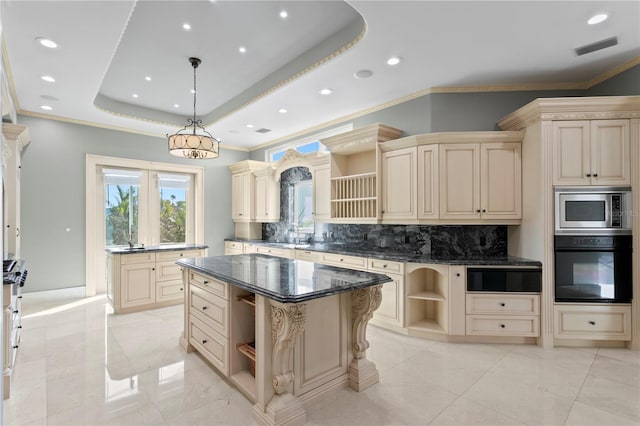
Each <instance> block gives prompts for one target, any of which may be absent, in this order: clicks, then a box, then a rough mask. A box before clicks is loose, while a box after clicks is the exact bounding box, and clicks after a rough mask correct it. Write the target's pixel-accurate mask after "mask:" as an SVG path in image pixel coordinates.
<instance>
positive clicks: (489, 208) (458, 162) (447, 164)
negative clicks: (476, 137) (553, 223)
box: [439, 142, 522, 220]
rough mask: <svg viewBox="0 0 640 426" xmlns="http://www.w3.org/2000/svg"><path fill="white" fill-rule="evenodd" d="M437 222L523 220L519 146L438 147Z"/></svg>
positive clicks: (507, 144)
mask: <svg viewBox="0 0 640 426" xmlns="http://www.w3.org/2000/svg"><path fill="white" fill-rule="evenodd" d="M439 158H440V164H439V166H440V219H454V220H455V219H498V220H520V219H521V218H522V188H521V185H522V184H521V179H522V172H521V145H520V143H517V142H507V143H500V142H498V143H482V144H456V145H441V146H440V153H439Z"/></svg>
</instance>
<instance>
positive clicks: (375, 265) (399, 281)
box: [367, 259, 404, 328]
mask: <svg viewBox="0 0 640 426" xmlns="http://www.w3.org/2000/svg"><path fill="white" fill-rule="evenodd" d="M367 269H368V270H369V272H376V273H380V274H385V275H386V276H388V277H389V278H391V279H392V280H393V281H391V282H388V283H384V284H382V301H381V302H380V307H379V308H378V309H377V310H375V311H374V312H373V318H372V319H371V321H372V322H371V323H372V324H376V325H381V326H383V327H384V326H385V325H389V326H391V328H395V327H398V328H403V327H404V263H402V262H393V261H387V260H379V259H367Z"/></svg>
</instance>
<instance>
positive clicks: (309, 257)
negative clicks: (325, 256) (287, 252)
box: [295, 250, 322, 263]
mask: <svg viewBox="0 0 640 426" xmlns="http://www.w3.org/2000/svg"><path fill="white" fill-rule="evenodd" d="M295 258H296V259H297V260H306V261H307V262H314V263H322V253H320V252H317V251H310V250H295Z"/></svg>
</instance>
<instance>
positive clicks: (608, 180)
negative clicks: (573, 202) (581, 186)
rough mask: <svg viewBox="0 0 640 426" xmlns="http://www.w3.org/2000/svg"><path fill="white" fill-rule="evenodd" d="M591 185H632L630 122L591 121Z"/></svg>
mask: <svg viewBox="0 0 640 426" xmlns="http://www.w3.org/2000/svg"><path fill="white" fill-rule="evenodd" d="M590 130H591V135H590V136H591V183H592V184H593V185H603V186H612V185H629V184H630V183H631V176H630V172H629V167H630V161H629V120H593V121H591V126H590Z"/></svg>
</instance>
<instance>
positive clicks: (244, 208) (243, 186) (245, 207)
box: [231, 173, 253, 222]
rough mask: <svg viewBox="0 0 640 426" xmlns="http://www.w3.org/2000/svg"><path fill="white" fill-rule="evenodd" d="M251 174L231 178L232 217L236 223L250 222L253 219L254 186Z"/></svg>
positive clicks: (241, 174)
mask: <svg viewBox="0 0 640 426" xmlns="http://www.w3.org/2000/svg"><path fill="white" fill-rule="evenodd" d="M252 181H253V176H252V174H251V173H240V174H236V175H232V176H231V208H232V211H231V217H232V219H233V220H234V221H236V222H248V221H250V220H251V219H252V217H251V216H252V215H251V198H252V189H253V185H252V183H253V182H252Z"/></svg>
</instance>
